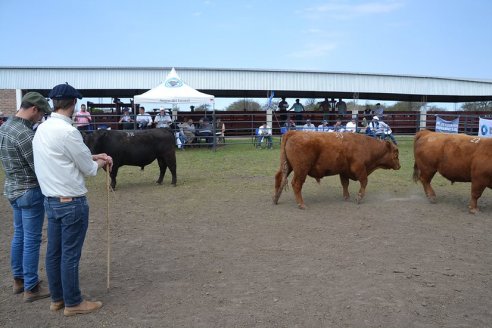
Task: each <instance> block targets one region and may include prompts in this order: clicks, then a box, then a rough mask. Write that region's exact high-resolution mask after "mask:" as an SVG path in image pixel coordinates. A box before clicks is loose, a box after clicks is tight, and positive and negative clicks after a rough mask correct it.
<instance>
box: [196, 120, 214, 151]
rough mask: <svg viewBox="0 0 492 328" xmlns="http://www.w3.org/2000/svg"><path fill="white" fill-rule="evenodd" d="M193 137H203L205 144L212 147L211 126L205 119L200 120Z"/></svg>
mask: <svg viewBox="0 0 492 328" xmlns="http://www.w3.org/2000/svg"><path fill="white" fill-rule="evenodd" d="M195 135H196V136H198V137H205V141H206V143H207V144H208V145H209V147H211V146H212V143H213V133H212V125H211V124H210V121H209V120H208V118H207V117H204V118H201V119H200V126H199V127H198V130H197V131H196V132H195Z"/></svg>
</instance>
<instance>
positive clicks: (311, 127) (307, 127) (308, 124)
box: [302, 119, 316, 132]
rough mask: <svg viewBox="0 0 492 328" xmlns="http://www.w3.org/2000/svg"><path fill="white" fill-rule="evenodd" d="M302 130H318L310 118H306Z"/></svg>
mask: <svg viewBox="0 0 492 328" xmlns="http://www.w3.org/2000/svg"><path fill="white" fill-rule="evenodd" d="M302 131H311V132H316V126H315V125H314V124H313V123H311V120H310V119H307V120H306V124H304V126H303V127H302Z"/></svg>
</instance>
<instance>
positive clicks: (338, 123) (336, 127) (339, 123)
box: [328, 119, 345, 132]
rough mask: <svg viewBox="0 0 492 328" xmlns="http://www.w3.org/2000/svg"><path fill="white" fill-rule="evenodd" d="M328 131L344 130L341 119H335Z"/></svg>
mask: <svg viewBox="0 0 492 328" xmlns="http://www.w3.org/2000/svg"><path fill="white" fill-rule="evenodd" d="M328 132H345V127H344V126H343V125H342V120H340V119H337V121H336V122H335V125H334V126H333V127H332V128H331V129H330V130H329V131H328Z"/></svg>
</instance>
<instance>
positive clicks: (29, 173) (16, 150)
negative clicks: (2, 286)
mask: <svg viewBox="0 0 492 328" xmlns="http://www.w3.org/2000/svg"><path fill="white" fill-rule="evenodd" d="M50 112H51V110H50V106H49V104H48V101H47V100H46V99H45V98H44V97H43V96H42V95H41V94H39V93H37V92H28V93H26V95H25V96H24V97H23V98H22V102H21V105H20V109H19V111H18V112H17V114H15V116H14V117H12V118H10V119H9V120H7V121H6V122H5V123H4V124H2V126H1V127H0V159H1V161H2V164H3V168H4V170H5V186H4V195H5V196H6V197H7V198H8V200H9V202H10V205H11V206H12V211H13V214H14V224H13V225H14V235H13V237H12V244H11V253H10V257H11V258H10V264H11V269H12V274H13V277H14V286H13V293H14V294H20V293H22V292H24V295H23V298H24V302H33V301H36V300H38V299H41V298H46V297H49V296H50V293H49V291H48V289H47V288H46V287H44V286H43V285H42V284H41V280H40V279H39V276H38V266H39V248H40V246H41V236H42V228H43V221H44V205H43V202H44V196H43V194H42V193H41V189H40V187H39V183H38V179H37V178H36V174H35V171H34V159H33V145H32V140H33V138H34V131H33V129H32V127H33V125H34V123H36V122H38V121H39V120H41V118H42V117H43V115H44V114H49V113H50Z"/></svg>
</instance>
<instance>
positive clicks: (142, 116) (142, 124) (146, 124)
mask: <svg viewBox="0 0 492 328" xmlns="http://www.w3.org/2000/svg"><path fill="white" fill-rule="evenodd" d="M138 111H139V113H138V115H137V128H139V129H140V130H142V129H148V128H151V127H152V117H151V116H150V114H149V113H146V112H145V107H143V106H140V108H139V109H138Z"/></svg>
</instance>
